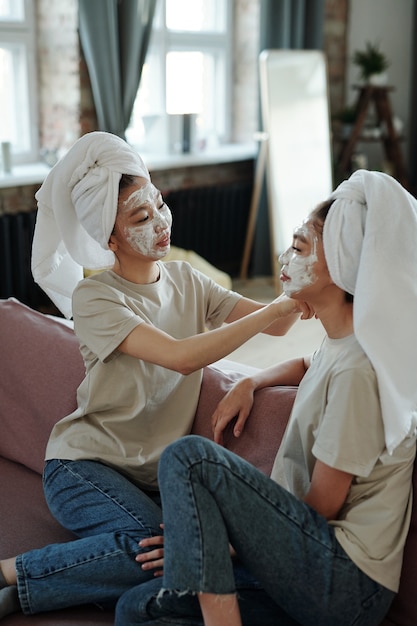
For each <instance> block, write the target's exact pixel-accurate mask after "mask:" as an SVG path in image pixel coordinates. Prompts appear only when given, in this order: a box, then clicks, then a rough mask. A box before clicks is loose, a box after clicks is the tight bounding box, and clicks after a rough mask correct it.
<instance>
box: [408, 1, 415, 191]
mask: <svg viewBox="0 0 417 626" xmlns="http://www.w3.org/2000/svg"><path fill="white" fill-rule="evenodd" d="M412 55H413V56H412V59H413V62H412V67H411V77H412V78H411V121H410V152H409V164H410V165H409V172H408V179H409V185H410V191H411V193H413V194H414V195H417V113H416V112H417V80H416V77H417V4H416V3H414V26H413V51H412Z"/></svg>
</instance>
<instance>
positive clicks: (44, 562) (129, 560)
mask: <svg viewBox="0 0 417 626" xmlns="http://www.w3.org/2000/svg"><path fill="white" fill-rule="evenodd" d="M44 491H45V497H46V500H47V502H48V506H49V508H50V510H51V512H52V514H53V515H54V516H55V517H56V519H57V520H58V521H59V522H60V523H61V524H62V525H63V526H64V527H65V528H67V529H68V530H71V531H72V532H73V533H75V535H76V536H77V537H78V539H75V540H74V541H70V542H68V543H62V544H54V545H49V546H46V547H44V548H40V549H38V550H32V551H30V552H26V553H24V554H22V555H20V556H18V558H17V562H16V571H17V585H18V593H19V600H20V603H21V606H22V610H23V612H24V613H26V614H32V613H38V612H40V611H50V610H54V609H60V608H65V607H68V606H74V605H78V604H89V603H96V604H100V605H103V606H112V605H113V606H114V604H115V603H116V601H117V599H118V598H119V597H120V596H121V595H122V594H123V593H124V592H125V591H126V590H127V589H130V588H131V587H133V586H134V585H137V584H139V583H141V582H143V581H145V580H149V579H151V578H152V576H153V573H152V572H147V573H145V572H144V571H143V570H142V569H141V567H140V565H139V564H138V563H137V562H136V561H135V556H136V555H137V554H138V553H139V552H140V549H139V547H138V542H139V541H140V540H141V539H143V538H145V537H150V536H154V535H160V534H161V529H160V527H159V525H160V523H161V522H162V513H161V507H160V498H159V493H158V492H157V493H149V492H146V493H145V492H143V491H141V490H140V489H139V488H138V487H137V486H135V485H134V484H132V483H131V482H130V481H129V480H128V479H127V478H126V477H124V476H123V475H122V474H120V473H118V472H117V471H115V470H114V469H112V468H110V467H108V466H106V465H103V464H102V463H99V462H96V461H60V460H52V461H48V462H47V463H46V465H45V470H44Z"/></svg>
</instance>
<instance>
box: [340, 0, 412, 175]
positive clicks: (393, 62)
mask: <svg viewBox="0 0 417 626" xmlns="http://www.w3.org/2000/svg"><path fill="white" fill-rule="evenodd" d="M416 2H417V0H350V16H349V26H348V39H347V46H348V50H347V53H348V62H347V68H346V69H347V72H346V100H347V102H348V103H352V101H355V99H356V97H357V91H356V90H354V89H352V85H354V84H358V79H359V74H358V68H357V67H356V66H354V65H353V63H352V62H351V58H352V55H353V53H354V51H355V50H358V49H361V50H362V49H364V48H365V44H366V42H367V41H370V42H372V43H375V42H378V43H379V44H380V49H381V51H382V52H384V53H385V55H386V56H387V57H388V59H389V61H390V66H389V68H388V71H387V74H388V84H389V85H392V86H393V87H395V91H393V92H391V93H390V101H391V106H392V109H393V113H394V115H395V116H397V117H399V118H400V119H401V120H402V122H403V123H404V133H405V136H406V137H407V136H408V132H409V128H410V99H411V69H412V59H411V54H412V28H413V23H414V20H413V13H414V5H415V3H416ZM401 146H402V152H403V157H404V160H405V162H406V163H407V160H408V142H407V141H404V142H402V144H401ZM360 151H363V152H364V153H365V154H368V157H369V167H370V168H380V167H381V155H382V153H383V151H382V150H380V149H379V147H375V146H371V145H370V144H364V143H363V144H360Z"/></svg>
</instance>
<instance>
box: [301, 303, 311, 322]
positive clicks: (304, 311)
mask: <svg viewBox="0 0 417 626" xmlns="http://www.w3.org/2000/svg"><path fill="white" fill-rule="evenodd" d="M298 304H299V307H300V310H301V319H302V320H309V319H311V318H312V317H313V316H314V310H313V309H312V308H311V306H310V305H309V304H307V302H303V301H301V300H300V301H299V303H298Z"/></svg>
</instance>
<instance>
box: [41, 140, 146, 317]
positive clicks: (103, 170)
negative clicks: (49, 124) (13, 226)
mask: <svg viewBox="0 0 417 626" xmlns="http://www.w3.org/2000/svg"><path fill="white" fill-rule="evenodd" d="M122 174H130V175H133V176H141V177H143V178H146V179H147V180H150V176H149V172H148V170H147V168H146V166H145V164H144V163H143V161H142V159H141V158H140V156H139V154H137V152H135V150H134V149H133V148H131V147H130V146H129V145H128V144H127V143H126V142H125V141H124V140H123V139H121V138H120V137H117V136H116V135H112V134H111V133H104V132H92V133H88V134H86V135H83V136H82V137H81V138H80V139H78V141H76V142H75V144H74V145H73V146H72V147H71V148H70V150H69V151H68V152H67V154H66V155H65V156H64V157H63V158H62V159H61V160H60V161H58V163H57V164H56V165H55V166H54V167H53V169H52V170H51V171H50V172H49V174H48V176H47V177H46V179H45V181H44V183H43V185H42V186H41V188H40V189H39V191H38V192H37V193H36V196H35V197H36V199H37V201H38V214H37V219H36V226H35V233H34V237H33V245H32V273H33V277H34V279H35V282H37V283H38V284H39V285H40V286H41V287H42V289H43V290H44V291H45V292H46V293H47V294H48V296H49V297H50V298H51V300H52V301H53V302H54V303H55V304H56V306H57V307H58V308H59V309H60V310H61V311H62V313H63V314H64V315H65V317H67V318H70V317H71V316H72V306H71V297H72V292H73V291H74V288H75V287H76V285H77V283H78V282H79V281H80V280H81V279H82V278H83V268H88V269H101V268H103V267H109V266H111V265H113V262H114V256H113V252H111V250H109V248H108V241H109V238H110V235H111V232H112V229H113V226H114V222H115V219H116V212H117V199H118V194H119V182H120V178H121V175H122Z"/></svg>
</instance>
